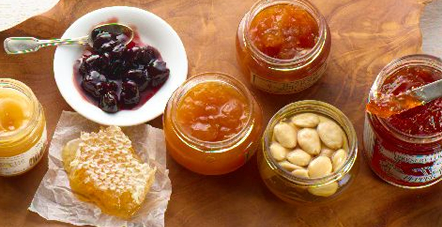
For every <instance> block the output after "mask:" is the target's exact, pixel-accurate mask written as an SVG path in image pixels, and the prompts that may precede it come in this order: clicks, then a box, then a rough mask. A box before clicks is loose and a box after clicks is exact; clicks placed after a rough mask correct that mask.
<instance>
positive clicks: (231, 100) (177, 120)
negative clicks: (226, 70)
mask: <svg viewBox="0 0 442 227" xmlns="http://www.w3.org/2000/svg"><path fill="white" fill-rule="evenodd" d="M163 128H164V133H165V137H166V146H167V150H168V152H169V154H170V155H171V156H172V157H173V158H174V159H175V160H176V161H177V162H178V163H180V164H181V165H182V166H184V167H186V168H187V169H189V170H191V171H194V172H197V173H200V174H205V175H219V174H225V173H229V172H232V171H234V170H236V169H238V168H239V167H241V166H242V165H243V164H244V163H246V161H247V160H248V159H249V158H250V157H251V156H252V155H253V154H254V153H255V150H256V148H257V146H258V143H259V142H258V140H259V137H260V135H261V128H262V110H261V107H260V106H259V104H258V103H257V102H256V101H255V99H254V97H253V96H252V94H251V93H250V92H249V91H248V89H247V88H246V87H245V86H244V85H243V84H242V83H241V82H239V81H238V80H236V79H234V78H232V77H230V76H227V75H224V74H220V73H207V74H201V75H198V76H195V77H192V78H190V79H189V80H188V81H186V82H185V83H184V84H183V85H182V86H181V87H179V88H178V89H177V90H176V91H175V92H174V94H173V95H172V97H171V98H170V100H169V102H168V104H167V106H166V110H165V113H164V118H163Z"/></svg>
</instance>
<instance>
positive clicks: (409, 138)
mask: <svg viewBox="0 0 442 227" xmlns="http://www.w3.org/2000/svg"><path fill="white" fill-rule="evenodd" d="M416 68H419V70H417V71H416V70H414V69H416ZM422 69H424V70H422ZM404 70H414V71H415V74H413V75H412V76H413V78H417V79H418V80H421V79H422V77H421V76H420V75H423V74H420V73H422V72H425V71H428V72H429V73H430V74H434V75H431V77H433V79H432V80H438V79H442V61H441V59H439V58H436V57H433V56H429V55H409V56H405V57H402V58H399V59H397V60H394V61H392V62H391V63H389V64H388V65H387V66H385V67H384V68H383V69H382V70H381V72H380V73H379V74H378V76H377V77H376V80H375V81H374V83H373V86H372V87H371V90H370V95H369V98H368V101H370V99H371V97H373V95H374V94H377V93H378V92H381V90H382V87H383V85H384V84H385V81H386V80H388V81H390V80H391V78H392V77H393V76H395V75H398V73H401V72H403V71H404ZM419 72H420V73H419ZM404 78H405V77H404ZM394 84H395V86H396V87H398V85H397V83H396V82H395V83H394ZM385 85H388V84H385ZM401 86H402V85H401ZM388 87H391V86H388ZM434 102H437V103H434ZM432 103H433V104H432ZM429 105H430V106H434V107H435V108H437V109H435V112H433V113H431V115H430V116H428V118H426V117H425V116H424V115H422V113H423V112H422V113H414V112H415V111H425V108H429ZM441 105H442V99H439V100H435V101H433V102H430V103H428V104H425V105H424V106H421V107H416V108H413V109H411V110H408V111H406V112H404V113H401V114H400V115H394V116H392V117H390V118H386V119H384V118H380V117H377V116H376V115H373V114H370V113H366V114H365V124H364V148H365V149H364V154H365V156H366V160H367V162H368V164H369V165H370V167H371V169H372V170H373V171H374V172H375V173H376V174H377V175H378V176H379V177H380V178H382V179H383V180H385V181H386V182H388V183H390V184H392V185H395V186H399V187H402V188H423V187H427V186H430V185H433V184H435V183H437V182H439V181H440V180H441V179H442V149H441V146H442V128H441V127H439V126H438V125H439V124H440V117H439V115H440V112H441V111H442V107H440V106H441ZM439 107H440V108H439ZM431 108H433V107H431ZM410 111H411V112H410ZM424 114H425V113H424ZM399 118H403V119H405V121H407V122H408V121H409V120H412V119H416V120H417V121H416V122H412V123H399V124H395V125H396V126H399V127H407V128H416V129H422V130H426V128H427V126H426V125H430V126H437V127H439V129H438V130H436V131H435V132H433V133H429V134H428V133H427V134H425V135H423V134H421V135H418V134H416V133H414V134H409V133H406V132H405V131H404V130H402V129H401V130H400V128H399V127H395V126H394V125H393V123H394V121H395V119H399ZM420 120H423V121H421V122H419V121H420ZM414 131H416V130H414Z"/></svg>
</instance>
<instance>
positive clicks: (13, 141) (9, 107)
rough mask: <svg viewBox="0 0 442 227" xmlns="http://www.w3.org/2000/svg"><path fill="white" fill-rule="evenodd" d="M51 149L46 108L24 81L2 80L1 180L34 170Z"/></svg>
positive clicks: (0, 124)
mask: <svg viewBox="0 0 442 227" xmlns="http://www.w3.org/2000/svg"><path fill="white" fill-rule="evenodd" d="M46 145H47V135H46V120H45V116H44V112H43V108H42V107H41V105H40V102H39V101H38V100H37V98H36V97H35V95H34V93H33V92H32V90H31V89H30V88H29V87H28V86H26V85H25V84H23V83H22V82H20V81H17V80H13V79H6V78H1V79H0V176H14V175H19V174H22V173H25V172H27V171H28V170H30V169H32V168H33V167H34V166H35V165H36V164H37V163H38V162H39V161H40V160H41V158H42V157H43V154H44V151H45V148H46Z"/></svg>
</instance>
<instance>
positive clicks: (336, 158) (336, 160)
mask: <svg viewBox="0 0 442 227" xmlns="http://www.w3.org/2000/svg"><path fill="white" fill-rule="evenodd" d="M346 159H347V152H346V151H345V150H344V149H339V150H337V151H336V152H335V153H334V154H333V157H332V161H333V171H336V170H338V169H339V168H340V167H341V166H342V165H343V164H344V162H345V160H346Z"/></svg>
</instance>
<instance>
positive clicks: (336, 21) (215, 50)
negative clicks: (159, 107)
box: [0, 0, 442, 227]
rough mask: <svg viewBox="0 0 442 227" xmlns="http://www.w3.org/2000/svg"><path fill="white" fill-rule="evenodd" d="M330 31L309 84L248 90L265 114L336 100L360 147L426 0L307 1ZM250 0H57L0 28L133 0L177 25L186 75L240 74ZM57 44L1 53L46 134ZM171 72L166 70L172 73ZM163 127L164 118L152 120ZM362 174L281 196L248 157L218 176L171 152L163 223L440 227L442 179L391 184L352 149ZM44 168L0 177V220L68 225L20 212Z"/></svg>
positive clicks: (42, 32) (59, 23)
mask: <svg viewBox="0 0 442 227" xmlns="http://www.w3.org/2000/svg"><path fill="white" fill-rule="evenodd" d="M312 2H313V3H314V4H316V5H317V7H318V8H319V9H320V11H321V12H322V13H323V14H324V15H325V16H326V18H327V21H328V23H329V25H330V29H331V32H332V50H331V56H330V63H329V68H328V69H327V71H326V74H325V75H324V77H323V78H322V79H321V80H320V81H319V82H318V83H317V84H316V85H314V86H313V87H311V88H309V89H308V90H306V91H304V92H302V93H299V94H296V95H291V96H272V95H268V94H265V93H261V92H259V91H257V90H253V89H252V91H253V92H254V93H255V95H256V96H257V99H258V101H259V102H260V103H261V104H262V107H263V109H264V114H265V121H266V122H267V121H268V120H269V119H270V117H271V116H272V115H273V114H274V113H275V112H276V111H277V110H278V109H279V108H281V107H282V106H284V105H286V104H287V103H290V102H293V101H297V100H304V99H316V100H321V101H325V102H328V103H331V104H333V105H335V106H336V107H338V108H340V109H341V110H342V111H343V112H344V113H345V114H347V116H348V117H349V118H350V119H351V121H352V122H353V124H354V125H355V128H356V131H357V133H358V138H359V141H360V149H362V142H361V141H362V130H363V120H364V114H363V113H364V104H365V101H364V100H365V98H366V96H367V93H368V90H369V87H370V86H371V84H372V82H373V80H374V78H375V76H376V74H377V73H378V72H379V71H380V69H381V68H382V67H383V66H385V65H386V64H387V63H388V62H390V61H391V60H393V59H395V58H398V57H400V56H403V55H407V54H413V53H419V52H420V51H421V50H420V46H421V33H420V30H419V16H420V14H421V12H422V10H423V8H424V5H425V3H426V1H425V0H388V1H387V0H333V1H326V0H312ZM253 3H254V1H253V0H244V1H234V0H224V1H221V0H219V1H215V0H212V1H209V0H198V1H190V0H161V1H160V0H155V1H154V0H146V1H137V0H126V1H124V0H121V1H118V0H94V1H84V0H82V1H73V0H62V1H60V3H59V4H58V5H57V6H55V8H53V9H52V10H50V11H49V12H47V13H44V14H43V15H40V16H37V17H34V18H31V19H29V20H27V21H25V22H23V23H22V24H20V25H18V26H16V27H14V28H12V29H9V30H7V31H4V32H0V40H3V39H5V38H6V37H8V36H37V37H41V38H51V37H60V36H61V35H62V34H63V32H64V30H65V29H66V28H67V27H68V26H69V25H70V24H71V23H73V22H74V21H75V20H76V19H78V18H79V17H81V16H82V15H84V14H86V13H88V12H90V11H92V10H95V9H99V8H102V7H106V6H113V5H130V6H136V7H140V8H143V9H146V10H149V11H151V12H153V13H155V14H157V15H158V16H160V17H162V18H163V19H165V20H166V21H167V22H168V23H170V24H171V25H172V26H173V27H174V29H175V30H176V31H177V32H178V34H179V35H180V37H181V39H182V40H183V42H184V45H185V47H186V50H187V54H188V58H189V76H192V75H195V74H198V73H202V72H212V71H221V72H225V73H227V74H230V75H233V76H237V77H238V78H240V79H242V80H243V81H244V82H247V81H246V80H245V78H244V77H243V76H242V75H241V73H240V70H239V67H238V63H237V61H236V57H235V33H236V29H237V25H238V22H239V21H240V19H241V18H242V17H243V15H244V13H245V12H246V11H248V9H249V8H250V6H251V5H252V4H253ZM53 54H54V49H51V48H46V49H42V50H40V51H39V52H37V53H33V54H28V55H16V56H7V55H6V54H5V53H4V52H3V51H1V53H0V77H12V78H15V79H19V80H21V81H23V82H25V83H26V84H28V85H29V86H30V87H31V88H32V89H33V90H34V92H35V93H36V95H37V97H38V98H39V100H40V101H41V103H42V104H43V106H44V108H45V110H46V117H47V120H48V130H49V133H50V135H52V133H53V131H54V128H55V125H56V123H57V121H58V118H59V116H60V113H61V111H62V110H71V108H70V107H69V106H68V105H67V104H66V102H65V101H64V100H63V98H62V97H61V95H60V94H59V92H58V90H57V87H56V85H55V81H54V79H53V72H52V60H53ZM172 79H173V78H172ZM151 124H152V125H154V126H156V127H161V118H157V119H155V120H154V121H152V122H151ZM358 159H359V160H358V165H359V175H358V176H357V178H356V180H355V181H354V182H353V184H352V185H351V187H350V188H348V190H347V191H346V192H345V193H344V194H343V195H342V196H341V197H340V198H339V199H338V200H336V201H334V202H332V203H330V204H326V205H321V206H310V207H307V206H304V205H288V204H286V203H284V202H282V201H280V200H279V199H277V198H276V197H275V196H274V195H273V194H271V193H270V191H269V190H267V188H266V187H265V186H264V184H263V182H262V181H261V179H260V177H259V174H258V169H257V166H256V158H255V157H253V158H252V159H251V160H250V162H249V163H248V164H246V165H245V166H244V167H242V168H241V169H239V170H237V171H236V172H234V173H231V174H228V175H224V176H214V177H213V176H212V177H208V176H201V175H197V174H194V173H192V172H189V171H187V170H186V169H184V168H182V167H181V166H179V165H178V164H177V163H175V162H174V161H173V160H172V159H170V158H169V160H168V166H169V169H170V178H171V180H172V185H173V193H172V197H171V200H170V203H169V207H168V210H167V213H166V226H168V227H169V226H170V227H171V226H191V227H199V226H241V227H243V226H321V227H322V226H370V227H371V226H442V218H441V217H442V184H437V185H435V186H432V187H430V188H427V189H422V190H405V189H401V188H397V187H394V186H390V185H388V184H386V183H384V182H383V181H381V180H380V179H379V178H378V177H376V176H375V175H374V174H373V173H372V172H371V170H370V169H369V167H368V166H367V165H366V163H365V162H364V160H363V159H364V158H363V156H362V152H360V153H359V157H358ZM46 169H47V158H45V159H43V161H42V162H40V163H39V164H38V166H37V167H36V168H35V169H34V170H32V171H30V172H29V173H27V174H25V175H23V176H20V177H14V178H0V226H1V227H3V226H26V227H31V226H69V225H67V224H63V223H58V222H52V221H46V220H44V219H42V218H41V217H40V216H38V215H37V214H34V213H30V212H28V211H27V207H28V206H29V204H30V202H31V200H32V198H33V195H34V193H35V191H36V189H37V187H38V185H39V183H40V180H41V179H42V177H43V175H44V174H45V172H46Z"/></svg>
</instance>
